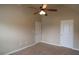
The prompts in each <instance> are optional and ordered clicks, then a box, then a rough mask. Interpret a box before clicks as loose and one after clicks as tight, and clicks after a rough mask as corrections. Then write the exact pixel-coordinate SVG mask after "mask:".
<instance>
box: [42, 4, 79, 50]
mask: <svg viewBox="0 0 79 59" xmlns="http://www.w3.org/2000/svg"><path fill="white" fill-rule="evenodd" d="M55 8H58V12H48V16H43V17H42V41H43V42H47V43H49V44H54V45H60V21H61V20H74V48H76V49H79V46H78V45H79V14H78V13H76V11H74V10H72V9H70V8H68V7H64V6H60V7H55Z"/></svg>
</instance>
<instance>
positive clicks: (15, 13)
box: [0, 5, 40, 54]
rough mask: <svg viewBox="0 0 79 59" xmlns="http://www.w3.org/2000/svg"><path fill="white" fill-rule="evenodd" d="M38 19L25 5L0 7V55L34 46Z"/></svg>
mask: <svg viewBox="0 0 79 59" xmlns="http://www.w3.org/2000/svg"><path fill="white" fill-rule="evenodd" d="M39 19H40V17H39V16H38V15H33V11H32V10H31V9H29V8H27V5H0V54H5V53H9V52H11V51H14V50H17V49H20V48H23V47H25V46H29V45H32V44H34V43H35V28H34V27H35V21H36V20H39Z"/></svg>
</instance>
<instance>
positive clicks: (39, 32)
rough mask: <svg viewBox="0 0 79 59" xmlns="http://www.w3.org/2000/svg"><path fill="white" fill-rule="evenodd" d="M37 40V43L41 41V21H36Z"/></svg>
mask: <svg viewBox="0 0 79 59" xmlns="http://www.w3.org/2000/svg"><path fill="white" fill-rule="evenodd" d="M35 41H36V43H38V42H40V41H41V22H39V21H36V22H35Z"/></svg>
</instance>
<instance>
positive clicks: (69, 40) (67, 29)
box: [60, 20, 74, 48]
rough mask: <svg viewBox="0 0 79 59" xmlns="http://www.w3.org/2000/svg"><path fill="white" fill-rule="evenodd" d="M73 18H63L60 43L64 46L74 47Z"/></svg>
mask: <svg viewBox="0 0 79 59" xmlns="http://www.w3.org/2000/svg"><path fill="white" fill-rule="evenodd" d="M73 24H74V23H73V20H62V21H61V25H60V43H61V45H62V46H64V47H68V48H73V38H74V37H73V34H74V32H73Z"/></svg>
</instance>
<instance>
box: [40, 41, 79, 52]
mask: <svg viewBox="0 0 79 59" xmlns="http://www.w3.org/2000/svg"><path fill="white" fill-rule="evenodd" d="M41 42H42V43H46V44H50V45H55V46H60V47H64V46H61V45H57V44H51V43H48V42H45V41H41ZM66 48H68V47H66ZM70 49H73V50H77V51H79V49H77V48H70Z"/></svg>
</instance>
